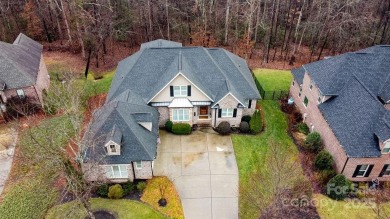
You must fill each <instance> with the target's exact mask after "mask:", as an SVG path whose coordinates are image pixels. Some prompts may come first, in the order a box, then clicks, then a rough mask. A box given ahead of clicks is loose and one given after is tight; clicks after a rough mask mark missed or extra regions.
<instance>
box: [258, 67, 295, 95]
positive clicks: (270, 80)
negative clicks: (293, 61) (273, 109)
mask: <svg viewBox="0 0 390 219" xmlns="http://www.w3.org/2000/svg"><path fill="white" fill-rule="evenodd" d="M253 72H254V74H255V76H256V78H257V80H258V81H259V82H260V84H261V86H262V87H263V89H264V90H265V91H279V90H282V91H288V90H289V89H290V84H291V80H292V75H291V73H290V71H285V70H276V69H265V68H257V69H254V70H253Z"/></svg>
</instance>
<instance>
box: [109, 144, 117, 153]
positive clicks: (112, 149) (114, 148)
mask: <svg viewBox="0 0 390 219" xmlns="http://www.w3.org/2000/svg"><path fill="white" fill-rule="evenodd" d="M110 152H111V153H116V147H115V145H114V144H110Z"/></svg>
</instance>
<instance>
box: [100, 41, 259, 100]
mask: <svg viewBox="0 0 390 219" xmlns="http://www.w3.org/2000/svg"><path fill="white" fill-rule="evenodd" d="M179 61H180V62H179ZM180 68H181V69H180ZM179 72H181V73H182V74H183V75H184V76H185V77H187V78H188V79H189V80H190V81H192V82H193V83H194V84H195V85H196V86H198V87H199V88H200V89H201V90H202V91H203V92H205V94H206V95H207V96H209V97H210V98H211V99H212V100H213V101H214V102H217V101H218V100H219V99H220V98H222V97H224V96H225V95H226V94H227V93H229V92H231V93H232V94H233V95H234V96H236V98H238V99H239V100H240V101H241V102H242V103H244V102H245V99H260V95H259V93H258V91H257V89H256V85H255V83H254V81H253V79H252V77H251V73H250V71H249V68H248V66H247V64H246V62H245V60H243V59H241V58H239V57H237V56H236V55H234V54H231V53H229V52H227V51H226V50H224V49H206V48H203V47H171V48H144V49H143V50H140V51H139V52H137V53H135V54H134V55H132V56H130V57H128V58H126V59H124V60H122V61H121V62H120V63H119V64H118V68H117V71H116V75H115V78H114V80H113V82H112V85H111V88H110V91H109V93H108V97H107V99H108V100H107V101H108V102H109V101H111V100H113V99H114V98H115V97H116V96H118V95H119V94H121V93H122V92H123V91H124V90H126V89H130V90H132V91H133V92H135V93H137V94H138V95H139V96H142V97H143V98H145V99H147V100H148V101H149V100H151V99H152V98H153V97H154V95H156V94H157V93H158V92H159V91H160V90H161V89H162V88H163V87H164V86H165V85H166V84H167V83H168V82H169V81H171V80H172V79H173V78H174V77H175V76H176V75H177V74H178V73H179Z"/></svg>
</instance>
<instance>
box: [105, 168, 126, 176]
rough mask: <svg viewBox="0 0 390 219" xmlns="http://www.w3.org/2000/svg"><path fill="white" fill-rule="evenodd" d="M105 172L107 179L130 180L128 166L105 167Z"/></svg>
mask: <svg viewBox="0 0 390 219" xmlns="http://www.w3.org/2000/svg"><path fill="white" fill-rule="evenodd" d="M105 170H106V177H107V178H110V179H114V178H129V174H128V172H127V166H126V165H111V166H105Z"/></svg>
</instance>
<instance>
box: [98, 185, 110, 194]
mask: <svg viewBox="0 0 390 219" xmlns="http://www.w3.org/2000/svg"><path fill="white" fill-rule="evenodd" d="M96 194H98V196H100V197H107V196H108V184H103V185H101V186H99V187H98V189H97V190H96Z"/></svg>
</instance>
